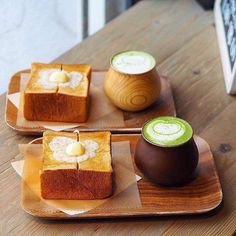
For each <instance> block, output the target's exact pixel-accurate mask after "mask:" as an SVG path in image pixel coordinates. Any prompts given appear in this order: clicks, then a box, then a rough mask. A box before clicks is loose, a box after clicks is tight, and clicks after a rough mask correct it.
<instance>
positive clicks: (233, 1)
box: [214, 0, 236, 94]
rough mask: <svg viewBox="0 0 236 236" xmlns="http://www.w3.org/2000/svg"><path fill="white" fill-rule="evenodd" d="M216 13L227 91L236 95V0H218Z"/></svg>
mask: <svg viewBox="0 0 236 236" xmlns="http://www.w3.org/2000/svg"><path fill="white" fill-rule="evenodd" d="M214 13H215V24H216V30H217V36H218V43H219V48H220V54H221V61H222V66H223V72H224V78H225V85H226V90H227V93H230V94H236V0H216V2H215V7H214Z"/></svg>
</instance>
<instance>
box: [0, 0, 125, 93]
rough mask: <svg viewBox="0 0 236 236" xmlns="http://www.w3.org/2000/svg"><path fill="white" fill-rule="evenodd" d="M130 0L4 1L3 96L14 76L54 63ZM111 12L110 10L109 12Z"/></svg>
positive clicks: (0, 11)
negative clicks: (35, 64)
mask: <svg viewBox="0 0 236 236" xmlns="http://www.w3.org/2000/svg"><path fill="white" fill-rule="evenodd" d="M127 1H128V0H0V94H1V93H3V92H5V91H6V90H7V85H8V83H9V79H10V77H11V75H13V74H14V73H15V72H17V71H18V70H22V69H26V68H30V65H31V63H32V62H37V61H38V62H50V61H51V60H53V59H55V58H56V57H58V56H59V55H60V54H62V53H63V52H65V51H67V50H68V49H70V48H71V47H73V46H74V45H75V44H77V43H79V42H80V41H81V40H82V39H83V27H84V24H83V8H84V7H83V4H85V2H87V4H86V5H87V7H88V11H89V12H88V29H87V31H88V34H89V35H91V34H93V33H95V32H96V31H98V30H99V29H100V28H102V27H103V26H104V24H105V22H106V21H108V20H111V19H112V18H114V17H115V16H116V15H118V14H120V13H121V12H122V11H124V10H125V9H126V7H127V5H126V2H127ZM109 9H110V10H109Z"/></svg>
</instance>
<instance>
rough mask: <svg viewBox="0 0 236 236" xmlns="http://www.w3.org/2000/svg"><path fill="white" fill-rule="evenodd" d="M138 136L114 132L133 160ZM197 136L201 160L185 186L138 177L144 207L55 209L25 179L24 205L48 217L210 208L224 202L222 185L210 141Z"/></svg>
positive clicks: (172, 212)
mask: <svg viewBox="0 0 236 236" xmlns="http://www.w3.org/2000/svg"><path fill="white" fill-rule="evenodd" d="M139 136H140V135H138V134H122V135H119V134H115V135H112V142H120V141H129V142H130V152H131V156H132V161H133V163H134V152H135V146H136V143H137V141H138V139H139ZM194 140H195V142H196V144H197V147H198V151H199V164H198V167H197V171H196V176H195V178H194V180H193V181H190V182H189V183H188V184H185V185H182V186H177V187H163V186H157V185H154V184H152V183H151V182H150V181H148V180H146V179H144V178H143V179H141V180H140V181H138V189H139V194H140V200H141V205H142V206H141V207H136V208H114V209H103V210H101V208H98V209H94V210H91V211H88V212H86V213H83V214H79V215H74V216H70V215H67V214H64V213H63V212H60V211H57V210H53V209H52V210H51V211H49V210H48V208H47V206H45V203H43V202H42V201H39V199H37V198H35V197H34V193H32V191H29V190H28V191H27V190H26V189H27V188H28V186H27V185H26V184H24V183H23V184H22V188H24V190H21V191H22V195H21V196H22V199H21V205H22V208H23V209H24V210H25V211H26V212H28V213H29V214H31V215H33V216H37V217H42V218H49V219H50V218H52V219H84V218H92V219H96V218H115V217H134V216H139V217H140V216H143V217H144V216H161V215H186V214H201V213H205V212H208V211H211V210H213V209H215V208H216V207H218V206H219V205H220V203H221V202H222V199H223V195H222V189H221V186H220V182H219V177H218V174H217V172H216V168H215V163H214V159H213V156H212V153H211V151H210V147H209V145H208V144H207V142H206V141H205V140H203V139H202V138H200V137H199V136H196V135H195V136H194ZM32 144H42V139H36V140H35V141H33V142H32ZM135 171H136V174H138V175H140V176H142V174H141V173H140V172H139V170H138V169H137V168H136V169H135ZM26 193H27V194H26ZM45 209H47V210H45Z"/></svg>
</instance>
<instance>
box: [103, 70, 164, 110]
mask: <svg viewBox="0 0 236 236" xmlns="http://www.w3.org/2000/svg"><path fill="white" fill-rule="evenodd" d="M161 89H162V90H163V88H161V78H160V76H159V75H158V73H157V70H156V68H153V69H152V70H150V71H148V72H145V73H142V74H137V75H136V74H125V73H121V72H119V71H117V70H115V69H114V68H113V67H112V66H111V67H110V68H109V70H108V72H107V73H106V77H105V79H104V92H105V94H106V95H107V97H108V98H109V99H110V100H111V101H112V103H113V104H115V105H116V106H117V107H119V108H121V109H123V110H125V111H142V110H144V109H145V108H148V107H149V106H150V105H152V104H153V103H154V102H155V101H157V99H158V98H159V96H160V94H161Z"/></svg>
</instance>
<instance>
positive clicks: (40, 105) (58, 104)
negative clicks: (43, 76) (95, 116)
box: [23, 63, 91, 123]
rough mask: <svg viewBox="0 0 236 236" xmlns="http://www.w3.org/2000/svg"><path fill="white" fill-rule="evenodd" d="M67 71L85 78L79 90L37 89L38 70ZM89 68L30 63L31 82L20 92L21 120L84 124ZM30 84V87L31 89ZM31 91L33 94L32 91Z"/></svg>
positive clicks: (86, 66) (87, 97) (61, 88)
mask: <svg viewBox="0 0 236 236" xmlns="http://www.w3.org/2000/svg"><path fill="white" fill-rule="evenodd" d="M63 66H64V67H65V69H66V70H68V71H79V72H82V73H84V74H85V75H86V77H87V79H86V80H85V81H84V82H82V85H81V86H82V87H81V86H78V87H75V88H70V87H59V88H58V89H57V90H55V89H41V88H40V87H39V86H38V85H37V86H35V84H34V82H33V81H35V80H36V79H37V77H38V71H39V70H41V69H44V68H45V69H50V68H57V69H58V68H62V69H63ZM90 77H91V67H90V66H89V65H59V64H55V65H54V64H42V63H33V64H32V68H31V78H30V80H29V82H28V85H27V86H26V89H25V91H24V108H23V110H24V117H25V118H26V119H27V120H32V121H33V120H39V121H55V122H75V123H78V122H85V121H86V120H87V118H88V110H89V87H90V81H91V78H90ZM33 84H34V85H33ZM34 87H36V90H35V91H34V89H33V88H34Z"/></svg>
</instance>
